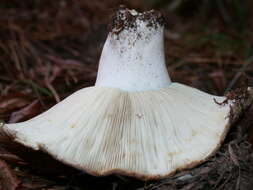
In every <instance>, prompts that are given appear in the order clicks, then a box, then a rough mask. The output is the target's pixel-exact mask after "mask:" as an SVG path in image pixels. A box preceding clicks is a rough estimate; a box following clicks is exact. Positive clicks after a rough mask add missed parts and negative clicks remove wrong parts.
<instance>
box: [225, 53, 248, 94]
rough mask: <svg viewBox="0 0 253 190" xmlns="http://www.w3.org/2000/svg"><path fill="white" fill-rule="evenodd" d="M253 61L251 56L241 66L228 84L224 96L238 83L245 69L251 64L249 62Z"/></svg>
mask: <svg viewBox="0 0 253 190" xmlns="http://www.w3.org/2000/svg"><path fill="white" fill-rule="evenodd" d="M252 61H253V55H251V56H250V57H249V58H248V59H247V60H246V61H245V63H244V64H243V66H242V67H241V68H240V70H239V71H238V72H237V73H236V75H235V76H234V78H233V79H232V80H231V82H230V83H229V84H228V86H227V88H226V90H225V94H226V93H227V92H228V91H230V90H231V89H232V88H233V86H234V85H235V83H236V82H237V81H238V79H239V78H240V77H241V75H242V74H243V73H244V71H245V70H246V69H247V67H248V66H249V65H250V64H251V62H252Z"/></svg>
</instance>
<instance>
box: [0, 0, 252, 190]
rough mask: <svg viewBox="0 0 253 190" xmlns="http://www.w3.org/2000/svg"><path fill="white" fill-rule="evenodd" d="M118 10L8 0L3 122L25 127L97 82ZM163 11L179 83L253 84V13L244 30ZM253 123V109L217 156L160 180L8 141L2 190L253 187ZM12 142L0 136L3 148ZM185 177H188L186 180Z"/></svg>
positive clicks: (2, 45)
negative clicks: (107, 172) (93, 171)
mask: <svg viewBox="0 0 253 190" xmlns="http://www.w3.org/2000/svg"><path fill="white" fill-rule="evenodd" d="M128 5H129V6H130V7H134V8H137V9H139V10H147V9H149V8H150V7H152V6H151V5H145V6H144V5H143V3H141V1H129V2H128ZM117 6H118V4H117V3H115V2H114V1H106V3H102V2H101V1H98V0H94V1H93V2H92V3H90V2H88V1H85V0H83V1H76V2H72V1H65V0H59V1H50V0H43V1H32V0H27V1H25V2H21V1H18V0H13V1H12V2H11V3H10V1H7V0H3V1H2V2H1V5H0V13H1V14H0V119H1V120H4V121H5V122H8V123H13V122H20V121H25V120H27V119H29V118H32V117H34V116H36V115H38V114H39V113H41V112H43V111H45V110H47V109H49V108H50V107H52V106H53V105H55V104H56V103H57V102H59V101H61V100H62V99H64V98H65V97H67V96H69V95H70V94H72V93H73V92H75V91H76V90H78V89H81V88H84V87H88V86H91V85H94V82H95V78H96V74H97V67H98V61H99V57H100V54H101V50H102V47H103V44H104V42H105V39H106V36H107V34H108V30H107V23H108V22H109V20H110V17H111V15H112V13H113V12H114V11H115V10H116V9H117ZM159 9H161V8H159ZM161 11H162V12H163V14H164V16H165V18H166V20H167V22H168V27H167V29H166V31H165V47H166V51H165V53H166V58H167V66H168V70H169V73H170V76H171V78H172V80H173V81H177V82H181V83H184V84H187V85H190V86H193V87H196V88H198V89H201V90H203V91H205V92H208V93H210V94H216V95H224V94H225V93H227V92H228V91H230V90H233V89H236V88H238V87H241V86H245V85H250V86H253V46H252V44H253V33H252V32H251V31H252V29H253V21H252V20H253V15H247V23H246V24H244V25H242V22H241V20H240V18H238V17H236V15H234V14H232V13H231V14H230V12H226V13H229V14H228V15H227V17H225V16H224V14H222V13H224V12H220V14H219V12H218V13H217V15H216V16H213V15H210V14H212V13H206V14H205V15H204V16H203V14H199V15H198V14H196V13H192V12H191V11H187V15H186V16H185V15H184V16H182V15H179V14H178V13H174V12H169V11H166V10H165V9H164V8H162V9H161ZM209 12H210V11H209ZM237 16H238V15H237ZM239 17H240V15H239ZM237 18H238V20H236V19H237ZM242 19H243V20H245V19H244V18H242ZM240 24H241V25H240ZM238 28H239V29H238ZM252 126H253V107H251V108H250V109H249V110H248V111H246V112H245V114H244V115H243V116H242V118H241V119H240V120H239V121H238V122H237V123H236V124H235V126H234V127H233V129H232V130H231V131H230V132H229V134H228V137H227V138H226V140H225V142H224V144H223V145H222V147H221V149H220V150H219V151H218V153H217V154H216V155H214V156H213V157H212V158H210V160H208V161H207V162H205V163H203V164H202V165H200V166H198V167H196V168H194V169H192V170H187V171H183V172H180V173H179V174H177V175H176V176H174V177H171V178H167V179H163V180H160V181H151V182H143V181H139V180H136V179H132V178H129V177H125V176H119V175H111V176H107V177H94V176H90V175H88V174H85V173H83V172H81V171H77V170H75V169H73V168H70V167H68V166H65V165H63V164H61V163H58V162H57V161H55V160H53V159H52V158H50V157H49V156H48V155H45V154H43V153H41V152H36V151H32V150H27V149H26V148H24V147H22V146H19V145H17V144H11V145H8V146H5V145H2V144H0V190H82V189H85V190H86V189H87V190H89V189H90V190H93V189H94V190H98V189H103V190H121V189H123V190H132V189H138V190H144V189H150V190H151V189H152V190H163V189H175V190H176V189H180V190H189V189H194V190H196V189H245V190H247V189H250V187H252V185H253V182H252V180H251V179H252V177H253V167H252V166H253V152H252V150H253V149H252V148H251V142H253V135H252V134H253V130H252ZM5 140H6V139H1V138H0V142H2V143H3V144H4V141H5ZM13 150H14V151H13ZM250 166H251V167H250ZM182 175H184V176H188V178H187V179H185V180H180V177H179V176H182Z"/></svg>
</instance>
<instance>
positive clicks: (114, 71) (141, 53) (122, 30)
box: [95, 8, 171, 91]
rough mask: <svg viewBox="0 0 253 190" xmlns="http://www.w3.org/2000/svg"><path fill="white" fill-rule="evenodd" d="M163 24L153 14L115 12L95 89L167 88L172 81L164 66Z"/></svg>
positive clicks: (160, 18) (157, 16) (158, 16)
mask: <svg viewBox="0 0 253 190" xmlns="http://www.w3.org/2000/svg"><path fill="white" fill-rule="evenodd" d="M162 21H163V19H162V16H161V14H159V13H157V12H155V11H148V12H144V13H137V12H136V11H134V10H129V9H126V8H125V9H121V10H120V11H118V12H117V14H116V16H115V18H114V20H113V24H112V26H111V32H110V33H109V35H108V37H107V40H106V42H105V45H104V48H103V51H102V55H101V58H100V63H99V69H98V76H97V81H96V84H95V86H104V87H113V88H120V89H122V90H125V91H145V90H157V89H161V88H166V87H168V86H169V85H170V84H171V80H170V77H169V74H168V71H167V69H166V65H165V56H164V43H163V41H164V24H163V22H162Z"/></svg>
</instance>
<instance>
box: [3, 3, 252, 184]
mask: <svg viewBox="0 0 253 190" xmlns="http://www.w3.org/2000/svg"><path fill="white" fill-rule="evenodd" d="M163 34H164V20H163V17H162V16H161V14H160V13H159V12H156V11H153V10H151V11H147V12H144V13H138V12H136V11H135V10H129V9H127V8H124V7H121V8H120V9H119V10H118V12H117V13H116V15H115V17H114V19H113V21H112V24H111V30H110V33H109V35H108V37H107V40H106V42H105V44H104V48H103V51H102V55H101V58H100V63H99V69H98V75H97V80H96V84H95V86H92V87H88V88H84V89H81V90H79V91H77V92H75V93H74V94H72V95H71V96H69V97H68V98H66V99H65V100H63V101H62V102H60V103H58V104H56V105H55V106H53V107H52V108H51V109H49V110H48V111H46V112H44V113H42V114H41V115H38V116H37V117H35V118H32V119H30V120H28V121H25V122H21V123H15V124H5V125H3V126H2V131H3V132H4V133H6V134H7V135H8V136H10V137H12V138H13V139H14V140H15V141H17V142H19V143H21V144H23V145H25V146H27V147H30V148H33V149H35V150H42V151H44V152H47V153H48V154H50V155H52V156H53V157H54V158H56V159H57V160H59V161H62V162H63V163H66V164H68V165H71V166H73V167H75V168H78V169H81V170H84V171H86V172H87V173H89V174H92V175H96V176H103V175H108V174H113V173H117V174H124V175H128V176H134V177H137V178H140V179H143V180H148V179H158V178H164V177H166V176H170V175H172V174H174V173H175V172H176V171H178V170H182V169H186V168H190V167H193V166H196V165H197V164H200V163H201V162H203V161H205V160H206V159H208V158H209V157H210V156H211V155H213V154H214V153H215V151H216V150H217V149H218V148H219V146H220V145H221V143H222V142H223V140H224V138H225V136H226V134H227V132H228V129H229V127H230V126H231V124H232V123H233V122H234V121H235V120H236V119H237V118H238V117H239V115H240V113H241V112H242V110H243V109H244V108H246V107H247V106H249V104H250V103H251V101H252V94H253V92H252V89H251V88H248V89H246V90H244V91H243V92H241V93H238V94H234V95H233V96H227V97H226V96H223V97H218V96H213V95H210V94H207V93H205V92H202V91H200V90H198V89H195V88H192V87H189V86H186V85H183V84H180V83H176V82H171V80H170V77H169V74H168V72H167V69H166V65H165V56H164V43H163V40H164V37H163V36H164V35H163Z"/></svg>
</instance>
